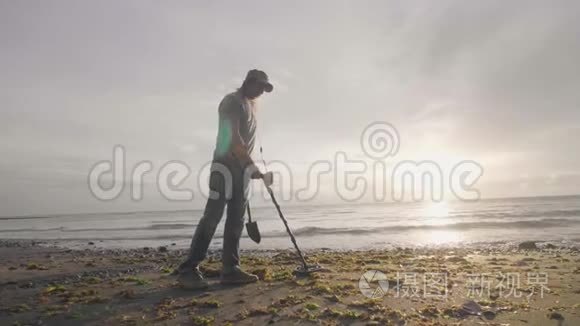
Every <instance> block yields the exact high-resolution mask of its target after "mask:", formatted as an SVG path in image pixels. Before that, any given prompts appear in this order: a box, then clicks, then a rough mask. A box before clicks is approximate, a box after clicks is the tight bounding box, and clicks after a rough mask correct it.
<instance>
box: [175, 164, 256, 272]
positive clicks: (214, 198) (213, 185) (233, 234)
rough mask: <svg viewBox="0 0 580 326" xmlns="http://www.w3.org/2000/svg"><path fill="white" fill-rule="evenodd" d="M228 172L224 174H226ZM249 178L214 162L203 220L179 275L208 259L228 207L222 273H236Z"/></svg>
mask: <svg viewBox="0 0 580 326" xmlns="http://www.w3.org/2000/svg"><path fill="white" fill-rule="evenodd" d="M224 169H225V170H224ZM248 185H249V178H248V177H246V176H245V175H244V173H243V170H242V168H241V167H238V166H236V165H232V164H228V165H225V164H222V163H219V162H214V163H213V164H212V168H211V174H210V179H209V188H210V197H209V199H208V201H207V204H206V206H205V210H204V213H203V217H202V218H201V219H200V221H199V224H198V225H197V227H196V229H195V232H194V234H193V238H192V240H191V247H190V250H189V255H188V257H187V259H186V260H185V261H184V262H183V263H182V264H181V265H180V266H179V269H178V270H179V272H187V271H188V270H189V271H191V270H192V269H193V268H196V267H197V266H198V265H199V264H200V263H201V262H202V261H203V260H204V259H205V258H206V255H207V250H208V247H209V244H210V242H211V239H212V238H213V235H214V233H215V230H216V228H217V226H218V224H219V222H220V220H221V219H222V215H223V213H224V209H225V207H226V205H227V213H226V215H227V217H226V225H225V229H224V238H223V254H222V263H223V272H224V273H228V272H232V271H234V269H236V268H238V267H239V265H240V255H239V250H240V237H241V235H242V231H243V229H244V212H245V210H246V206H247V191H248Z"/></svg>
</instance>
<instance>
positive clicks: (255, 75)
mask: <svg viewBox="0 0 580 326" xmlns="http://www.w3.org/2000/svg"><path fill="white" fill-rule="evenodd" d="M246 80H255V81H257V82H260V83H262V84H264V91H266V92H267V93H270V92H271V91H272V90H273V89H274V85H272V84H271V83H270V81H269V80H268V75H266V73H265V72H263V71H262V70H258V69H252V70H250V71H248V74H247V75H246Z"/></svg>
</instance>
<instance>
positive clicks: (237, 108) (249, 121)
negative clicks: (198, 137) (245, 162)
mask: <svg viewBox="0 0 580 326" xmlns="http://www.w3.org/2000/svg"><path fill="white" fill-rule="evenodd" d="M218 114H219V125H218V135H217V141H216V147H215V151H214V159H215V160H219V161H227V162H231V161H237V159H236V158H235V156H234V155H233V148H232V143H233V141H232V139H233V136H234V133H235V132H239V135H240V138H241V139H242V141H243V143H244V144H245V146H246V149H247V151H248V155H251V154H252V151H253V150H254V143H255V140H256V118H255V115H254V103H253V102H252V101H251V100H248V99H246V98H245V97H244V96H243V95H242V93H241V91H240V90H238V91H235V92H233V93H230V94H228V95H226V96H225V97H224V98H223V99H222V101H221V102H220V105H219V109H218ZM233 121H239V124H238V126H237V129H238V130H236V126H235V125H233V123H232V122H233Z"/></svg>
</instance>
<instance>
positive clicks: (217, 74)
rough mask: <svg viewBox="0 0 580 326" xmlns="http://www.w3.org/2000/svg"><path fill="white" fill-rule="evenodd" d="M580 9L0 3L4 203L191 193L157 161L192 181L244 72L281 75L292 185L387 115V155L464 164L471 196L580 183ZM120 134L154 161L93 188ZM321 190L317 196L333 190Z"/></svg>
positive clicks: (350, 150)
mask: <svg viewBox="0 0 580 326" xmlns="http://www.w3.org/2000/svg"><path fill="white" fill-rule="evenodd" d="M578 17H580V3H578V2H574V1H551V2H547V1H508V2H506V1H449V0H442V1H368V2H364V4H363V3H361V2H358V1H316V2H312V1H308V2H307V1H287V2H280V1H276V2H272V1H243V2H241V1H173V0H170V1H163V2H161V1H147V0H142V1H130V0H123V1H110V0H103V1H94V2H86V1H82V2H80V1H72V0H70V1H64V0H57V1H50V2H49V1H41V2H39V1H8V0H0V49H1V50H0V153H1V157H2V158H1V160H0V178H1V180H2V182H1V183H0V207H1V209H0V215H2V216H14V215H31V214H58V213H75V212H101V211H132V210H157V209H159V210H165V209H196V208H200V207H202V206H203V204H204V198H203V197H202V196H199V194H197V193H196V191H197V190H196V191H194V193H196V194H195V195H194V199H193V200H189V201H170V200H167V199H166V198H164V196H163V195H162V194H160V192H159V191H158V190H157V189H156V186H155V173H157V171H159V170H160V169H161V168H162V167H163V165H164V164H166V163H168V162H175V161H179V162H184V163H186V164H187V165H188V166H189V167H190V169H191V171H193V173H192V177H191V178H189V179H188V180H187V181H186V182H184V183H183V184H182V185H181V186H182V187H189V188H192V189H194V188H195V189H197V186H196V184H197V175H198V171H199V170H200V169H201V167H203V166H205V165H206V163H208V161H209V160H210V159H211V155H212V152H213V147H214V145H215V137H216V132H217V130H216V129H217V105H218V103H219V101H220V100H221V99H222V97H223V96H224V95H226V94H228V93H229V92H232V91H234V90H235V89H236V88H237V87H238V86H239V85H240V84H241V82H242V80H243V78H244V76H245V73H246V72H247V71H248V70H249V69H253V68H259V69H262V70H264V71H266V72H267V73H268V74H269V76H270V78H271V81H272V83H273V84H274V87H275V89H274V92H272V93H270V94H266V95H264V96H263V97H262V98H260V99H259V103H258V106H259V108H258V113H257V116H258V125H259V134H260V139H261V144H262V145H263V148H264V156H265V158H266V160H267V161H280V162H284V163H285V164H286V165H287V166H289V167H291V170H292V173H293V178H294V179H293V180H296V181H295V183H296V184H300V183H301V182H305V180H306V176H307V172H308V169H309V167H310V166H311V165H312V164H313V162H318V161H324V160H330V161H331V160H333V158H334V157H335V155H336V153H337V152H342V153H345V154H346V155H347V156H348V157H349V158H352V159H358V160H363V161H366V162H369V161H370V162H372V159H371V158H369V157H366V156H365V154H364V152H363V151H362V150H361V146H360V138H361V133H362V132H363V130H364V129H365V127H366V126H368V125H369V124H371V123H373V122H375V121H384V122H388V123H390V124H392V125H393V126H394V127H395V128H396V130H397V131H398V134H399V139H400V146H399V147H400V148H399V151H398V152H397V153H396V155H395V156H394V157H390V158H389V159H388V161H387V165H388V166H390V167H393V166H394V165H396V163H397V162H398V161H401V160H413V161H424V160H431V161H435V162H437V163H438V164H440V166H441V167H442V170H444V171H445V173H447V172H449V170H450V169H451V168H452V166H453V164H455V163H457V162H460V161H463V160H471V161H475V162H477V163H478V164H479V165H480V166H481V167H482V168H483V170H484V173H483V175H482V176H481V178H480V179H479V180H478V181H477V184H476V187H477V189H478V190H479V192H480V194H481V197H482V198H492V197H510V196H543V195H567V194H578V193H580V153H579V151H578V149H579V142H580V140H579V137H578V136H580V119H579V118H580V113H579V110H578V104H579V103H580V92H579V91H578V90H579V89H580V65H579V64H578V58H580V35H579V34H580V19H578ZM115 145H121V146H122V147H123V148H124V149H125V155H126V161H127V162H126V165H127V168H126V169H127V171H131V170H132V167H134V166H135V165H136V164H137V163H138V162H141V161H150V162H151V163H152V166H153V171H152V173H151V175H148V176H146V177H145V178H144V179H143V182H142V183H139V182H137V181H135V180H131V179H130V178H129V176H127V175H125V178H124V184H125V185H126V186H127V187H125V188H124V191H123V192H122V193H121V194H120V195H119V196H118V197H117V198H116V199H114V200H111V201H102V200H98V199H97V198H95V197H94V196H93V195H92V193H91V191H90V189H89V186H88V181H87V178H88V175H89V171H90V170H91V168H92V167H93V166H94V165H95V164H96V163H97V162H99V161H103V160H111V159H112V155H113V154H112V153H113V148H114V146H115ZM258 157H259V156H258ZM127 174H129V172H127ZM365 176H366V177H370V176H369V174H368V173H366V174H365ZM200 180H202V182H201V183H202V184H203V178H201V179H200ZM104 182H105V184H106V180H105V181H104ZM371 182H372V180H371ZM141 184H142V185H143V189H144V194H143V198H142V199H141V200H133V199H131V196H130V193H129V189H130V186H131V185H133V186H135V185H141ZM332 188H333V182H332V178H331V177H328V178H323V180H322V181H321V187H320V189H321V191H320V193H319V194H318V196H317V197H316V198H315V199H314V200H312V201H310V203H312V204H318V203H333V202H340V201H341V199H340V198H338V197H337V196H336V193H335V191H333V190H332ZM365 198H366V197H365ZM289 202H292V200H289Z"/></svg>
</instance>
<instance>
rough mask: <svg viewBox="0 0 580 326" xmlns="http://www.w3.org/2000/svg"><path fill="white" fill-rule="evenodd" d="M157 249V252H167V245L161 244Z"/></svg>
mask: <svg viewBox="0 0 580 326" xmlns="http://www.w3.org/2000/svg"><path fill="white" fill-rule="evenodd" d="M157 250H158V251H159V252H167V247H166V246H161V247H159V248H157Z"/></svg>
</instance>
